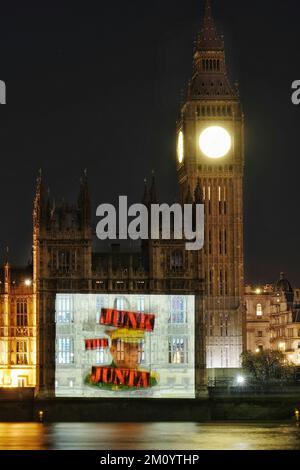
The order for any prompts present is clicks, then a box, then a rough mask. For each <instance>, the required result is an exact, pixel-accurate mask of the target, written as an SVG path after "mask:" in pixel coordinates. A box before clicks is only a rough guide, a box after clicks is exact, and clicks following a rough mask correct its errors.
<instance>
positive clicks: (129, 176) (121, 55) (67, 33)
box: [0, 0, 300, 287]
mask: <svg viewBox="0 0 300 470" xmlns="http://www.w3.org/2000/svg"><path fill="white" fill-rule="evenodd" d="M213 11H214V16H215V17H216V21H217V24H218V27H219V31H220V32H221V33H223V34H224V37H225V44H226V50H227V64H228V67H229V68H230V76H231V78H232V80H233V81H235V80H239V83H240V94H241V100H242V103H243V107H244V112H245V116H246V176H245V267H246V280H247V281H248V282H273V281H274V280H276V279H277V278H278V277H279V272H280V271H285V272H286V273H287V275H288V277H289V278H290V280H291V282H292V283H293V284H294V285H298V286H299V287H300V269H299V268H300V254H299V235H298V232H299V225H300V224H299V219H300V211H299V200H300V197H299V192H300V185H299V177H300V172H299V170H300V163H299V160H300V151H299V131H300V128H299V123H300V106H294V105H293V104H292V102H291V93H292V92H291V83H292V81H294V80H296V79H300V54H299V47H300V28H299V26H300V2H299V0H286V1H285V2H283V1H282V0H280V1H279V0H276V1H274V0H264V1H261V0H252V1H240V0H226V1H225V0H214V1H213ZM202 13H203V1H201V0H184V1H182V0H180V1H179V0H160V1H159V0H152V1H148V0H128V1H124V0H122V1H121V0H114V1H110V2H103V1H97V2H96V1H93V2H91V1H85V2H80V3H79V2H76V1H72V2H70V1H68V2H67V1H64V0H60V1H51V2H49V1H43V2H40V1H39V2H32V1H26V2H24V0H22V1H21V0H15V1H13V2H1V10H0V79H1V80H4V81H5V82H6V85H7V105H6V106H2V107H1V112H0V119H1V121H0V142H1V184H0V208H1V222H2V223H1V234H0V254H1V257H0V258H1V259H2V258H3V256H2V254H3V255H4V250H5V246H6V245H9V246H10V252H11V260H12V261H13V262H14V263H18V264H21V263H26V262H27V260H28V259H29V258H30V256H31V237H32V218H31V212H32V198H33V194H34V186H35V179H36V175H37V172H38V169H39V168H42V169H43V174H44V176H45V180H46V184H47V186H49V187H50V190H51V194H52V195H53V197H56V198H57V199H59V198H61V197H62V196H65V198H66V199H67V200H69V201H72V200H73V199H74V198H77V192H78V188H79V178H80V176H81V174H82V172H83V170H84V169H85V168H87V169H88V175H89V180H90V185H91V191H92V198H93V202H94V206H96V205H98V204H100V203H102V202H114V201H115V198H116V197H117V196H118V195H121V194H127V195H128V196H129V198H130V199H131V200H132V202H138V201H139V200H140V198H141V195H142V192H143V180H144V178H145V177H146V176H147V177H148V178H150V177H151V171H152V170H155V172H156V174H157V180H158V184H159V187H160V189H159V195H160V200H161V201H164V202H165V201H168V202H173V201H174V200H175V199H176V198H177V189H178V188H177V179H176V160H175V129H176V127H175V126H176V119H177V116H178V110H179V103H180V95H181V90H183V89H185V87H186V83H187V80H188V79H189V78H190V76H191V71H192V52H193V41H194V38H195V35H196V33H197V31H198V30H199V29H200V27H201V19H202Z"/></svg>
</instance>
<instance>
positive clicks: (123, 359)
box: [110, 340, 141, 369]
mask: <svg viewBox="0 0 300 470" xmlns="http://www.w3.org/2000/svg"><path fill="white" fill-rule="evenodd" d="M140 347H141V346H140V345H139V343H128V342H126V341H124V340H113V341H112V344H111V348H110V353H111V355H112V357H113V360H114V363H115V364H116V366H117V367H125V368H126V369H136V368H137V367H138V366H139V365H140V354H139V349H140Z"/></svg>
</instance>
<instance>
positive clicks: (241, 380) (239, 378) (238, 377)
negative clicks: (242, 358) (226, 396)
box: [236, 375, 246, 386]
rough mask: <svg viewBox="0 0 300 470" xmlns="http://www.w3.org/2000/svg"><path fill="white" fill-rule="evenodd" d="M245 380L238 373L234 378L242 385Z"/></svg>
mask: <svg viewBox="0 0 300 470" xmlns="http://www.w3.org/2000/svg"><path fill="white" fill-rule="evenodd" d="M245 381H246V379H245V377H243V376H242V375H238V376H237V378H236V382H237V384H238V385H240V386H242V385H244V384H245Z"/></svg>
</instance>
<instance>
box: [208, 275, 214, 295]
mask: <svg viewBox="0 0 300 470" xmlns="http://www.w3.org/2000/svg"><path fill="white" fill-rule="evenodd" d="M213 280H214V274H213V271H212V270H210V271H209V280H208V294H209V295H212V294H213Z"/></svg>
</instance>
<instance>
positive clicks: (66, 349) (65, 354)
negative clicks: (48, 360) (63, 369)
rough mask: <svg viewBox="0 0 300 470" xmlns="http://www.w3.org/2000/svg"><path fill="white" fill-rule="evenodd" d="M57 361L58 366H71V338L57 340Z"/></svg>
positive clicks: (72, 359) (72, 348)
mask: <svg viewBox="0 0 300 470" xmlns="http://www.w3.org/2000/svg"><path fill="white" fill-rule="evenodd" d="M57 361H58V364H72V363H73V362H74V341H73V339H72V338H58V348H57Z"/></svg>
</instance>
